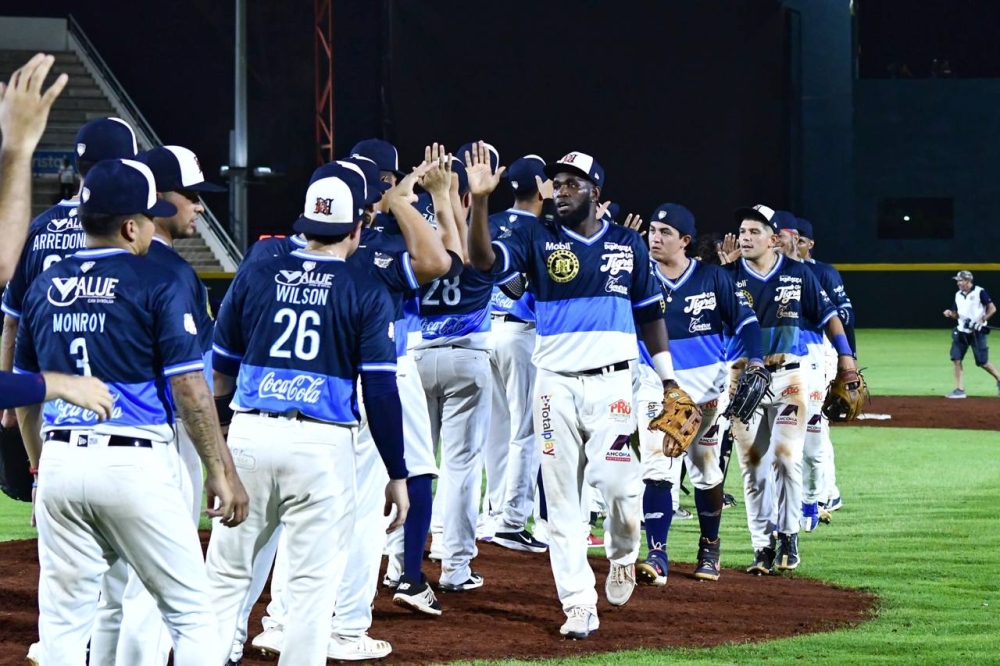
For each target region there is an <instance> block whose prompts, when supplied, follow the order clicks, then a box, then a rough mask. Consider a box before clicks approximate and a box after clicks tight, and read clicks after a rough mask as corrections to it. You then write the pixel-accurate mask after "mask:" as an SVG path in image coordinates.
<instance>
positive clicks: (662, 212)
mask: <svg viewBox="0 0 1000 666" xmlns="http://www.w3.org/2000/svg"><path fill="white" fill-rule="evenodd" d="M666 216H667V211H665V210H661V211H660V212H659V214H658V215H657V216H656V219H658V220H662V219H663V218H665V217H666Z"/></svg>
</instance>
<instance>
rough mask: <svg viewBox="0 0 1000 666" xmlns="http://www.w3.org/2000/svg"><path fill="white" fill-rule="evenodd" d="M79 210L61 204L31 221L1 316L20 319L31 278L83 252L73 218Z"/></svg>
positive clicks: (81, 235) (80, 234) (73, 201)
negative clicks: (79, 251) (58, 262)
mask: <svg viewBox="0 0 1000 666" xmlns="http://www.w3.org/2000/svg"><path fill="white" fill-rule="evenodd" d="M79 206H80V202H79V201H77V200H76V199H69V200H63V201H60V202H59V203H57V204H56V205H55V206H53V207H52V208H49V209H48V210H47V211H45V212H44V213H42V214H41V215H39V216H38V217H36V218H35V219H34V220H32V221H31V225H30V226H29V227H28V240H27V242H26V243H25V244H24V250H23V251H22V252H21V258H20V260H19V261H18V262H17V268H15V269H14V275H13V276H12V277H11V279H10V283H9V284H8V285H7V289H6V290H5V291H4V295H3V305H2V308H3V311H4V313H5V314H8V315H10V316H11V317H14V318H15V319H18V318H20V317H21V306H22V304H23V302H24V295H25V294H26V293H28V287H30V286H31V283H32V282H34V281H35V278H37V277H38V276H39V275H41V274H42V271H44V270H45V269H47V268H48V267H49V266H51V265H52V264H54V263H56V262H57V261H62V260H63V259H65V258H66V257H68V256H70V255H71V254H73V253H74V252H76V251H77V250H82V249H83V247H84V244H85V241H86V238H85V235H84V233H83V227H81V226H80V218H79V217H77V209H78V207H79Z"/></svg>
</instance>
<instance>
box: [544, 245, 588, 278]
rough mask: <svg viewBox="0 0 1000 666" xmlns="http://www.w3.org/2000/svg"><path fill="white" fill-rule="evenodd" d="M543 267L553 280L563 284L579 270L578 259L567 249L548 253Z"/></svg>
mask: <svg viewBox="0 0 1000 666" xmlns="http://www.w3.org/2000/svg"><path fill="white" fill-rule="evenodd" d="M545 267H546V268H547V269H548V272H549V277H550V278H552V280H553V281H554V282H558V283H559V284H565V283H567V282H569V281H571V280H572V279H573V278H575V277H576V276H577V274H578V273H579V272H580V260H579V259H578V258H577V256H576V255H575V254H573V253H572V252H571V251H569V250H556V251H555V252H553V253H552V254H550V255H549V258H548V260H547V261H546V262H545Z"/></svg>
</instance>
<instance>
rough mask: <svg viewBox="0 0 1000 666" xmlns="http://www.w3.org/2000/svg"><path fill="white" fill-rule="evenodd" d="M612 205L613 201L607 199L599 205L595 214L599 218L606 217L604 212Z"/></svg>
mask: <svg viewBox="0 0 1000 666" xmlns="http://www.w3.org/2000/svg"><path fill="white" fill-rule="evenodd" d="M610 207H611V201H610V200H609V201H605V202H604V203H602V204H599V205H598V206H597V212H596V213H595V214H594V217H596V218H597V219H598V220H599V219H601V218H602V217H604V214H605V213H607V212H608V208H610Z"/></svg>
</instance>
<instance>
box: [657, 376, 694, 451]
mask: <svg viewBox="0 0 1000 666" xmlns="http://www.w3.org/2000/svg"><path fill="white" fill-rule="evenodd" d="M700 427H701V410H700V409H699V408H698V404H697V403H696V402H695V401H694V400H692V399H691V396H689V395H688V394H687V393H686V392H685V391H684V390H683V389H681V388H679V387H678V386H677V385H676V384H672V385H671V386H669V387H664V389H663V409H662V410H661V411H660V413H659V414H657V415H656V417H655V418H654V419H653V420H652V421H650V422H649V429H650V431H653V430H659V431H660V432H662V433H663V434H664V435H666V437H664V441H663V455H665V456H669V457H671V458H676V457H677V456H679V455H681V454H682V453H684V451H686V450H687V448H688V447H689V446H691V442H693V441H694V438H695V435H697V434H698V429H699V428H700Z"/></svg>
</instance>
